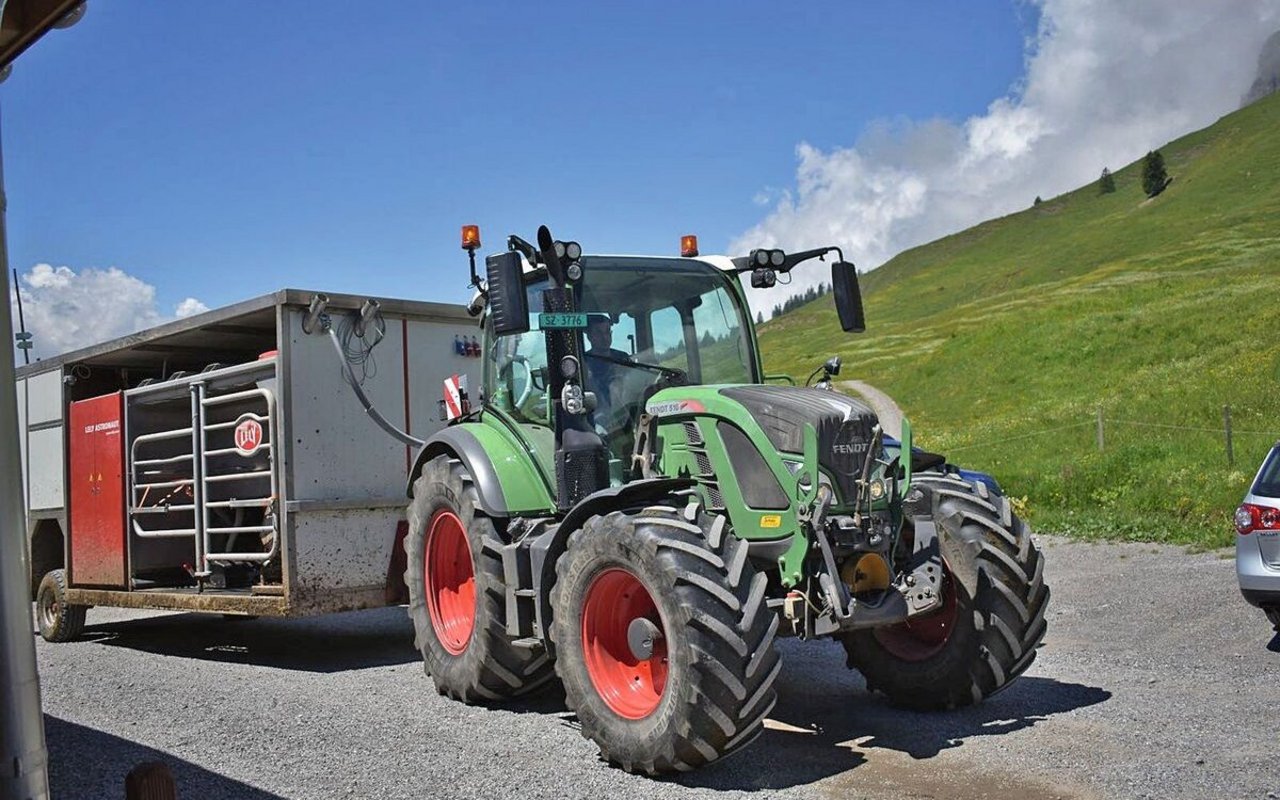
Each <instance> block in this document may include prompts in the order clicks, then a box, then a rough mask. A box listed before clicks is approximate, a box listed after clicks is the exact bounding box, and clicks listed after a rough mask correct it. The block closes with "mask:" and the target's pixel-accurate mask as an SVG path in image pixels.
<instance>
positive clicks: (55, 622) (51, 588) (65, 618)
mask: <svg viewBox="0 0 1280 800" xmlns="http://www.w3.org/2000/svg"><path fill="white" fill-rule="evenodd" d="M88 610H89V607H88V606H75V605H71V604H70V603H68V602H67V573H66V571H65V570H61V569H55V570H51V571H49V572H46V573H45V575H44V577H43V578H41V580H40V588H39V589H38V590H37V591H36V624H37V625H39V627H40V635H41V636H43V637H44V639H45V641H47V642H71V641H75V640H76V639H78V638H80V634H81V633H83V632H84V616H85V612H86V611H88Z"/></svg>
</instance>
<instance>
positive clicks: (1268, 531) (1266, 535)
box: [1236, 443, 1280, 632]
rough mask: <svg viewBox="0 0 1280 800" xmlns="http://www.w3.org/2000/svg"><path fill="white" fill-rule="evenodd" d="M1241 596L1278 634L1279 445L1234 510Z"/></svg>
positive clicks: (1237, 574) (1279, 555) (1272, 449)
mask: <svg viewBox="0 0 1280 800" xmlns="http://www.w3.org/2000/svg"><path fill="white" fill-rule="evenodd" d="M1236 533H1238V534H1240V535H1239V536H1237V537H1236V577H1238V578H1239V580H1240V593H1241V594H1243V595H1244V599H1245V600H1248V601H1249V603H1250V604H1252V605H1255V606H1257V607H1258V608H1261V609H1262V610H1263V611H1264V612H1265V613H1266V615H1267V619H1269V620H1271V624H1272V625H1274V626H1275V627H1276V631H1278V632H1280V443H1277V444H1276V445H1275V446H1274V447H1272V448H1271V452H1270V453H1268V454H1267V458H1266V460H1265V461H1263V462H1262V468H1261V469H1259V470H1258V475H1257V477H1255V478H1254V479H1253V485H1252V486H1251V487H1250V488H1249V493H1248V494H1247V495H1245V497H1244V502H1243V503H1241V504H1240V507H1239V508H1237V509H1236Z"/></svg>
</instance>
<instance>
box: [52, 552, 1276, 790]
mask: <svg viewBox="0 0 1280 800" xmlns="http://www.w3.org/2000/svg"><path fill="white" fill-rule="evenodd" d="M1044 544H1045V549H1046V551H1047V555H1048V559H1049V560H1048V562H1047V563H1048V567H1047V570H1048V572H1047V574H1048V578H1049V581H1050V583H1051V585H1052V587H1053V593H1054V594H1053V600H1052V603H1051V606H1050V611H1049V635H1048V637H1047V639H1046V641H1045V646H1044V649H1043V650H1042V651H1041V653H1040V658H1039V659H1038V660H1037V661H1036V663H1035V664H1034V666H1032V668H1031V670H1030V671H1029V672H1028V673H1027V674H1026V675H1025V676H1024V677H1023V678H1021V679H1020V680H1018V681H1016V682H1015V683H1014V684H1013V685H1011V686H1010V687H1009V688H1008V689H1007V690H1006V691H1004V692H1003V693H1001V694H999V695H997V696H996V697H994V698H992V699H991V700H989V701H988V702H987V703H985V704H984V705H982V706H979V707H977V708H973V709H968V710H964V711H960V712H954V713H948V714H915V713H904V712H898V711H895V710H894V709H891V708H889V707H888V706H887V705H886V704H885V703H884V702H883V700H881V699H880V698H879V697H878V696H875V695H870V694H868V693H867V692H866V691H865V689H864V688H863V684H862V681H861V679H860V678H859V677H858V676H857V675H856V674H854V673H851V672H849V671H848V670H846V669H845V667H844V659H843V657H842V652H841V651H840V649H839V648H838V647H837V646H835V645H833V644H831V643H829V642H824V643H812V644H804V643H800V642H795V641H786V642H783V646H782V653H783V659H784V667H783V671H782V674H781V677H780V679H779V687H780V695H781V696H780V700H779V704H778V707H777V709H776V711H775V712H774V718H773V719H772V720H770V722H769V727H768V730H766V731H765V733H764V735H763V736H761V737H760V738H759V739H758V740H757V741H756V742H755V744H753V745H752V746H751V747H750V748H748V749H747V750H746V751H744V752H743V753H742V754H739V755H735V756H734V757H731V758H728V759H726V760H724V761H722V762H720V763H718V764H716V765H713V766H711V767H709V768H706V769H703V770H701V771H698V772H695V773H693V774H691V775H687V776H682V777H680V778H678V779H676V780H665V781H655V780H650V779H646V778H642V777H638V776H633V775H627V774H625V773H623V772H621V771H619V770H616V769H612V768H610V767H609V766H607V765H605V764H603V763H601V762H600V761H599V760H598V759H597V757H596V754H595V749H594V748H593V747H592V745H591V744H590V743H589V742H587V741H586V740H584V739H582V738H581V736H580V735H579V734H578V731H577V729H576V727H575V724H574V720H573V717H572V716H571V715H570V714H569V713H568V712H567V711H566V710H565V708H564V705H563V697H562V696H560V697H557V696H556V695H555V694H554V693H550V694H547V695H546V696H543V697H540V698H538V699H536V700H534V701H530V702H527V703H525V704H523V705H520V706H516V707H512V708H506V709H485V708H471V707H467V706H462V705H459V704H457V703H453V702H449V701H446V700H444V699H443V698H441V697H439V696H437V695H436V693H435V692H434V690H433V689H432V687H431V684H430V682H429V680H428V679H427V678H426V677H425V676H424V675H423V674H422V669H421V666H420V664H419V662H418V659H417V657H416V654H415V652H414V651H413V648H412V633H411V630H410V625H409V622H408V620H407V618H406V615H405V612H404V610H403V609H400V608H392V609H383V610H379V611H370V612H362V613H355V614H343V615H335V616H330V617H325V618H318V619H312V620H295V621H284V620H267V619H261V620H253V621H228V620H223V619H221V618H217V617H202V616H196V615H188V614H162V613H146V612H133V611H119V610H110V609H94V610H92V611H90V612H89V629H88V631H87V635H86V639H85V640H84V641H82V642H78V643H74V644H62V645H50V644H47V643H45V642H44V641H39V661H40V674H41V680H42V684H43V690H44V704H45V709H46V712H47V715H46V718H45V719H46V727H47V733H48V740H49V749H50V757H51V762H52V766H51V780H52V783H53V787H54V791H55V797H58V798H73V797H94V798H98V797H123V789H122V787H123V783H124V775H125V773H126V772H127V771H128V770H129V768H130V767H131V766H132V765H134V764H136V763H138V762H140V761H144V760H152V759H160V760H163V761H166V762H167V763H168V764H169V765H170V767H171V769H172V770H173V772H174V774H175V775H176V777H177V779H178V782H179V791H180V796H181V797H183V798H197V797H199V798H217V797H235V798H250V799H253V798H269V797H277V796H279V797H305V798H330V797H379V798H392V797H418V798H421V797H450V798H453V797H457V798H484V800H493V798H498V797H507V796H515V795H517V794H518V795H519V796H521V797H528V798H561V797H573V798H578V797H581V798H593V800H596V799H602V798H612V797H617V798H627V800H634V798H637V797H644V798H670V797H681V798H684V797H716V798H728V797H739V796H744V795H749V794H754V795H756V796H769V797H773V796H779V797H815V798H828V797H829V798H858V797H867V798H932V797H948V798H960V799H961V800H964V799H966V798H971V799H975V800H976V799H977V798H1018V799H1019V800H1041V799H1042V798H1128V797H1143V798H1146V797H1151V798H1259V799H1262V798H1275V797H1277V796H1280V752H1278V751H1280V713H1278V711H1277V709H1280V637H1274V638H1273V636H1272V634H1271V632H1270V629H1269V626H1268V625H1267V624H1266V621H1265V620H1264V618H1263V616H1262V614H1261V613H1260V612H1258V611H1257V610H1256V609H1253V608H1250V607H1248V606H1247V605H1245V603H1244V601H1243V600H1241V598H1240V596H1239V593H1238V592H1237V590H1236V586H1235V577H1234V572H1233V567H1232V562H1231V561H1230V560H1227V559H1224V558H1223V557H1221V555H1219V554H1213V553H1206V554H1198V555H1188V554H1186V553H1184V552H1182V551H1181V550H1177V549H1173V548H1168V547H1156V546H1152V545H1100V544H1099V545H1090V544H1079V543H1071V542H1067V541H1063V540H1057V539H1046V540H1045V541H1044Z"/></svg>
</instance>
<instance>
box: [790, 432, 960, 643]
mask: <svg viewBox="0 0 1280 800" xmlns="http://www.w3.org/2000/svg"><path fill="white" fill-rule="evenodd" d="M879 441H880V430H879V428H878V427H877V429H876V435H875V444H873V446H872V447H871V448H870V449H869V451H868V454H867V462H868V468H867V469H864V470H863V473H864V480H862V481H861V482H860V483H859V487H860V490H862V491H865V488H866V486H867V485H868V482H867V480H866V476H867V475H869V472H870V470H869V466H870V463H871V459H872V458H873V453H874V451H875V450H876V449H877V448H876V445H878V443H879ZM817 449H818V445H817V432H816V431H815V430H814V428H813V426H812V425H808V426H806V430H805V470H804V471H803V472H802V474H801V479H800V481H799V482H798V484H797V499H798V500H799V513H798V517H799V519H800V524H801V526H802V528H803V529H804V531H805V533H806V534H807V536H808V537H809V541H810V542H813V543H816V544H817V549H818V551H819V553H820V554H821V557H822V566H821V570H820V571H819V573H818V588H819V592H820V595H821V599H822V600H823V607H822V608H821V610H820V611H819V612H818V613H817V614H816V615H815V617H814V618H813V619H812V621H811V625H812V627H811V628H810V626H809V625H806V626H805V628H806V629H807V630H808V631H810V632H811V634H812V635H814V636H825V635H830V634H833V633H844V632H848V631H853V630H859V629H865V628H878V627H881V626H884V625H893V624H895V623H900V622H906V621H907V620H909V619H911V618H912V617H917V616H922V615H925V614H928V613H930V612H932V611H935V610H937V609H938V608H939V607H941V605H942V575H943V568H942V548H941V543H940V541H939V538H938V527H937V524H936V522H935V520H936V519H937V515H935V514H934V513H933V512H934V510H935V509H934V503H935V498H934V494H933V492H931V491H930V490H929V489H928V488H927V487H924V486H911V487H909V489H908V492H907V496H906V497H905V498H903V499H902V516H903V517H905V518H910V519H911V520H912V524H913V529H914V536H913V541H912V551H911V557H910V559H909V560H908V562H907V568H906V569H905V570H903V571H902V572H901V573H899V575H898V577H897V579H896V580H894V582H893V583H892V584H891V586H890V587H889V589H888V590H886V591H885V592H883V593H882V594H881V596H880V597H879V598H877V599H876V600H875V601H874V602H868V601H866V600H860V599H858V598H856V597H854V596H853V595H852V594H851V593H850V591H849V587H848V586H847V585H846V584H845V583H844V581H843V580H841V579H840V571H839V569H838V567H837V566H836V557H835V551H834V549H833V548H832V546H831V540H830V537H829V536H828V533H827V528H828V524H829V522H830V521H829V520H828V518H827V511H828V510H829V509H830V507H831V504H832V502H833V500H834V499H835V498H834V494H833V492H832V489H831V487H830V486H828V485H824V484H820V483H819V482H817V481H814V480H809V481H808V482H806V481H805V477H806V476H811V475H817V474H818V471H817V467H818V456H817ZM858 505H859V504H858V503H855V507H858ZM807 613H808V611H806V614H807Z"/></svg>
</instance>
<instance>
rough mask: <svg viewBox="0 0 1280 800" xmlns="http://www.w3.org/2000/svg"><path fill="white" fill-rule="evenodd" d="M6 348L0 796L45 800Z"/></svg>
mask: <svg viewBox="0 0 1280 800" xmlns="http://www.w3.org/2000/svg"><path fill="white" fill-rule="evenodd" d="M3 163H4V158H3V155H2V154H0V283H3V284H4V288H5V292H4V302H3V303H0V331H3V332H4V333H6V334H7V335H8V341H9V342H12V341H14V339H13V315H12V314H11V313H10V311H9V243H8V238H7V236H6V234H5V223H4V218H5V207H6V200H5V195H4V167H3ZM0 349H3V350H4V353H3V354H2V355H0V550H2V551H3V554H2V555H0V797H16V798H24V800H25V798H41V799H43V798H47V797H48V796H49V776H48V774H47V772H46V768H47V766H48V753H47V751H46V750H45V746H44V717H43V716H42V714H41V711H40V679H39V677H38V676H37V674H36V644H35V639H34V637H33V636H32V619H31V595H30V594H29V592H30V591H31V581H30V579H29V574H30V570H29V568H28V566H27V541H26V539H27V530H26V528H27V526H26V514H25V513H24V511H23V505H22V504H23V498H22V460H21V456H20V455H19V450H18V398H17V391H16V389H15V387H16V380H15V378H14V367H13V345H12V344H10V345H9V346H7V347H4V348H0Z"/></svg>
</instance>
